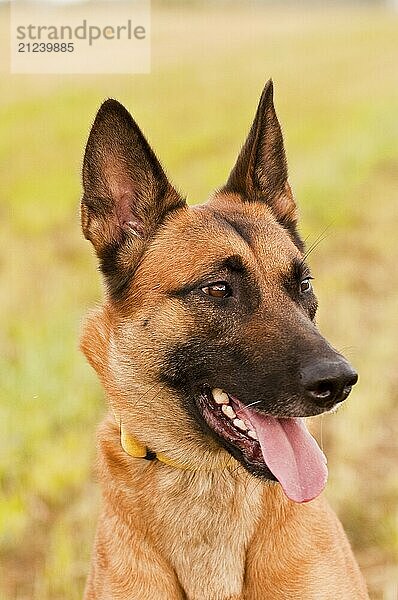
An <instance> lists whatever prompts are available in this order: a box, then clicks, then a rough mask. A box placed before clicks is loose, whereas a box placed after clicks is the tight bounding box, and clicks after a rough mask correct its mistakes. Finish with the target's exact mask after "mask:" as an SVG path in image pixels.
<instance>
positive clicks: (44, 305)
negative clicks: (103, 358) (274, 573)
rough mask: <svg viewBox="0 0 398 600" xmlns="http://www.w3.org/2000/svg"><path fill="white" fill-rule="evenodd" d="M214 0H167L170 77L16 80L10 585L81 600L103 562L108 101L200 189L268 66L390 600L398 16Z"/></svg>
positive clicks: (206, 186) (10, 282)
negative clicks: (102, 274) (83, 190)
mask: <svg viewBox="0 0 398 600" xmlns="http://www.w3.org/2000/svg"><path fill="white" fill-rule="evenodd" d="M214 4H215V3H214ZM214 4H213V5H210V6H207V7H206V8H205V9H204V8H203V9H200V8H194V7H191V8H189V3H186V5H185V8H179V9H177V8H169V9H168V10H165V9H164V8H161V7H160V5H159V4H155V5H154V7H153V69H152V74H151V75H145V76H129V77H117V76H106V77H94V76H91V77H72V76H69V77H68V76H63V77H61V76H60V77H58V76H53V77H47V78H45V77H38V76H13V77H11V76H9V75H6V74H4V73H3V74H2V75H1V83H2V86H1V88H2V92H1V96H0V128H1V136H0V157H1V160H0V181H1V185H0V218H1V230H2V233H1V253H0V273H1V282H2V285H1V289H0V354H1V358H2V360H1V366H0V369H1V372H0V381H1V386H0V387H1V391H0V428H1V431H0V485H1V498H0V564H1V566H0V598H1V599H4V600H28V599H29V600H50V599H51V600H63V599H67V600H77V599H79V598H81V595H82V589H83V585H84V579H85V575H86V572H87V565H88V561H89V554H90V550H91V545H92V539H93V534H94V528H95V523H96V515H97V511H98V504H99V492H98V490H97V488H96V485H95V482H94V478H93V473H92V465H93V463H94V452H95V451H94V444H95V439H94V435H95V428H96V423H97V422H98V420H99V419H100V417H101V415H102V414H103V412H104V403H103V397H102V391H101V389H100V387H99V384H97V382H96V379H95V376H94V374H93V373H92V372H91V371H90V369H89V367H88V366H87V365H86V363H85V361H84V359H83V357H82V356H81V355H80V354H79V352H78V349H77V345H78V336H79V322H80V318H81V316H82V315H83V314H84V312H85V311H86V309H87V308H88V307H89V306H91V305H93V304H94V303H95V302H97V301H98V300H99V298H100V293H101V290H100V282H99V277H98V275H97V273H96V265H95V261H94V259H93V257H92V254H91V249H90V248H89V245H88V243H86V242H85V241H84V240H83V239H82V236H81V233H80V226H79V218H78V200H79V194H80V163H81V156H82V151H83V147H84V143H85V139H86V135H87V132H88V128H89V125H90V122H91V120H92V118H93V116H94V113H95V111H96V109H97V107H98V105H99V103H100V102H101V101H102V99H103V98H104V97H108V96H114V97H117V98H118V99H120V100H121V101H122V102H124V103H125V104H126V105H127V106H128V107H129V108H130V109H131V111H132V113H133V115H134V116H135V118H136V119H137V121H138V123H139V124H140V125H141V126H142V128H143V129H144V131H146V132H147V135H148V136H149V139H150V141H151V143H152V144H153V146H154V147H155V148H156V150H157V152H158V154H159V155H160V157H161V159H162V160H163V162H164V165H165V167H166V169H167V170H168V171H169V173H170V174H171V177H172V179H173V180H174V181H175V183H176V185H177V186H178V187H179V188H180V189H181V190H183V191H184V192H186V193H187V194H188V197H189V198H190V199H191V201H193V202H196V201H201V200H203V199H204V198H205V197H206V195H207V194H208V192H209V191H210V190H211V189H212V188H214V187H216V186H218V185H220V184H222V183H223V181H224V179H225V177H226V175H227V173H228V172H229V168H230V167H231V166H232V163H233V160H234V158H235V156H236V154H237V152H238V149H239V145H240V143H241V142H242V141H243V136H244V135H245V133H246V131H247V129H248V126H249V122H250V120H251V118H252V116H253V114H254V110H255V107H256V103H257V100H258V96H259V94H260V92H261V89H262V86H263V83H264V81H265V80H266V79H267V78H268V77H269V76H272V77H273V78H274V82H275V85H276V104H277V108H278V112H279V115H280V118H281V121H282V123H283V126H284V131H285V138H286V145H287V151H288V156H289V161H290V173H291V181H292V183H293V186H294V189H295V191H296V195H297V198H298V200H299V203H300V207H301V213H302V231H303V232H304V236H305V237H308V243H309V244H311V243H312V242H314V241H315V240H316V239H317V238H318V237H319V236H321V237H322V241H321V243H320V244H319V245H318V246H317V247H316V249H315V250H314V251H313V252H312V254H311V263H312V266H313V271H314V273H315V276H316V282H315V283H316V289H317V292H318V296H319V299H320V311H319V324H320V326H321V329H322V330H323V332H324V333H325V334H326V336H328V337H329V338H330V339H331V340H332V341H333V343H334V344H335V345H336V346H337V347H338V348H339V349H341V350H342V351H344V352H345V353H346V355H347V356H348V357H350V359H351V360H352V362H353V363H354V364H355V366H356V367H357V368H358V370H359V372H360V383H359V384H358V386H357V387H356V389H355V390H354V392H353V393H352V396H351V397H350V399H349V401H348V403H347V405H346V406H345V407H344V408H342V409H341V410H340V411H339V413H338V414H337V415H335V416H328V417H324V418H322V419H320V420H318V421H317V423H316V427H317V428H318V434H319V437H320V438H321V439H322V443H323V446H324V448H325V450H326V453H327V454H328V457H329V464H330V472H331V475H330V480H329V484H328V491H327V493H328V496H329V497H330V500H331V502H332V504H333V506H334V507H335V509H336V510H337V511H338V513H339V515H340V517H341V519H342V520H343V522H344V525H345V527H346V529H347V532H348V534H349V537H350V539H351V542H352V544H353V546H354V549H355V552H356V555H357V557H358V559H359V561H360V564H361V567H362V569H363V571H364V573H365V576H366V578H367V581H368V583H369V587H370V590H371V594H372V598H374V599H383V600H397V598H398V567H397V563H398V560H397V559H398V472H397V459H398V441H397V439H398V435H397V422H398V402H397V400H398V376H397V373H398V371H397V365H398V347H397V339H398V323H397V312H398V311H397V299H398V279H397V258H398V236H397V225H398V222H397V216H398V213H397V199H398V198H397V193H398V192H397V190H398V116H397V115H398V69H397V56H398V54H397V51H398V14H397V13H395V14H394V13H392V12H388V11H387V10H383V9H379V10H376V9H370V8H368V9H359V8H358V9H343V8H340V9H337V8H335V9H325V8H324V9H322V10H321V9H315V8H311V9H304V8H301V9H300V10H298V9H294V8H290V9H285V10H281V9H279V10H277V9H265V8H261V6H260V4H251V3H250V4H249V3H248V4H247V5H245V6H242V7H241V8H237V7H235V8H232V7H231V6H228V7H227V6H224V8H215V7H214ZM325 6H326V5H325ZM4 19H5V15H4V14H3V24H4ZM336 600H337V599H336Z"/></svg>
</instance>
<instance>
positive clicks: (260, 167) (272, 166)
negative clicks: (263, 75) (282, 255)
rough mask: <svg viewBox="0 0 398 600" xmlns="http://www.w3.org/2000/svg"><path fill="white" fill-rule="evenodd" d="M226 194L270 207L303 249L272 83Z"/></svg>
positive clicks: (261, 103) (261, 104)
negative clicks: (239, 196)
mask: <svg viewBox="0 0 398 600" xmlns="http://www.w3.org/2000/svg"><path fill="white" fill-rule="evenodd" d="M223 191H226V192H234V193H238V194H239V195H241V196H242V199H243V200H244V201H247V202H264V203H265V204H267V205H268V206H269V207H270V208H271V210H272V212H273V214H274V216H275V217H276V219H277V220H278V221H279V223H280V224H281V225H283V226H284V227H285V228H286V229H287V230H288V231H289V233H290V234H291V235H292V237H293V240H294V242H295V243H296V244H297V245H298V246H299V247H301V246H302V242H301V240H300V238H299V236H298V233H297V229H296V225H297V208H296V204H295V202H294V198H293V194H292V191H291V188H290V186H289V183H288V171H287V162H286V155H285V149H284V145H283V136H282V131H281V127H280V125H279V121H278V118H277V116H276V112H275V107H274V102H273V84H272V80H271V79H270V80H269V81H268V82H267V83H266V84H265V88H264V90H263V93H262V94H261V98H260V102H259V105H258V108H257V112H256V116H255V117H254V121H253V124H252V126H251V129H250V132H249V135H248V137H247V140H246V142H245V143H244V145H243V147H242V150H241V152H240V154H239V156H238V159H237V161H236V164H235V166H234V168H233V169H232V171H231V174H230V176H229V179H228V181H227V184H226V186H225V187H224V188H223Z"/></svg>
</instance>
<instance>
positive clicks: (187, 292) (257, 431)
mask: <svg viewBox="0 0 398 600" xmlns="http://www.w3.org/2000/svg"><path fill="white" fill-rule="evenodd" d="M83 187H84V194H83V198H82V202H81V220H82V228H83V233H84V236H85V237H86V238H87V239H88V240H90V242H91V243H92V244H93V246H94V249H95V252H96V255H97V257H98V260H99V265H100V270H101V272H102V274H103V277H104V281H105V302H104V304H103V306H102V307H101V308H97V309H95V310H93V311H92V312H91V313H89V315H88V317H87V318H86V321H85V324H84V326H83V331H82V338H81V348H82V350H83V352H84V354H85V355H86V357H87V359H88V361H89V362H90V364H91V365H92V366H93V367H94V369H95V371H96V372H97V374H98V376H99V379H100V381H101V382H102V385H103V387H104V389H105V392H106V396H107V399H108V402H109V414H108V416H107V417H106V418H105V420H104V422H103V423H102V425H101V426H100V428H99V432H98V477H99V480H100V484H101V486H102V494H103V507H102V513H101V515H100V518H99V523H98V529H97V534H96V540H95V547H94V553H93V558H92V565H91V570H90V574H89V577H88V581H87V585H86V591H85V598H86V600H105V599H106V600H110V599H112V600H127V599H129V600H179V599H189V600H262V599H270V600H278V599H280V600H282V599H283V600H287V599H289V598H291V599H303V600H337V599H338V600H354V599H363V598H368V594H367V591H366V586H365V583H364V581H363V578H362V576H361V574H360V571H359V568H358V566H357V564H356V562H355V559H354V556H353V554H352V551H351V548H350V546H349V543H348V540H347V538H346V536H345V533H344V531H343V529H342V526H341V524H340V522H339V521H338V519H337V517H336V515H335V514H334V513H333V511H332V510H331V508H330V507H329V505H328V503H327V501H326V500H325V499H324V498H323V496H322V490H323V488H324V486H325V483H326V478H327V467H326V459H325V456H324V454H323V453H322V451H321V450H320V448H319V447H318V445H317V443H316V442H315V440H314V439H313V437H312V436H311V435H310V433H309V432H308V429H307V427H306V425H305V420H304V417H310V416H314V415H319V414H322V413H324V412H327V411H330V410H332V409H334V408H335V407H336V406H337V405H338V404H340V403H341V402H343V401H344V400H345V399H346V397H347V396H348V394H349V393H350V391H351V388H352V386H353V385H354V384H355V383H356V381H357V374H356V372H355V371H354V369H353V368H352V367H351V366H350V364H349V363H348V362H347V361H346V360H345V359H344V358H343V356H342V355H341V354H339V353H338V352H337V351H336V350H335V349H333V348H332V346H331V345H330V344H329V343H328V342H327V341H326V340H325V339H324V338H323V337H322V336H321V334H320V333H319V332H318V330H317V328H316V325H315V313H316V309H317V301H316V298H315V295H314V291H313V288H312V284H311V279H312V277H311V273H310V270H309V267H308V266H307V263H306V256H305V253H304V244H303V242H302V240H301V238H300V234H299V232H298V229H297V218H298V215H297V208H296V204H295V201H294V198H293V194H292V191H291V188H290V185H289V183H288V172H287V163H286V156H285V150H284V142H283V137H282V132H281V128H280V125H279V122H278V118H277V115H276V111H275V108H274V102H273V84H272V81H271V80H270V81H268V82H267V84H266V86H265V88H264V90H263V93H262V95H261V99H260V103H259V106H258V109H257V112H256V115H255V118H254V122H253V124H252V126H251V129H250V132H249V134H248V137H247V139H246V141H245V143H244V145H243V147H242V149H241V152H240V154H239V156H238V158H237V161H236V164H235V166H234V167H233V169H232V171H231V173H230V175H229V178H228V180H227V183H226V184H225V185H224V186H223V187H222V188H221V189H219V190H217V191H216V192H215V193H214V194H213V195H212V196H211V197H210V199H209V200H208V202H207V203H205V204H202V205H194V206H188V205H187V203H186V201H185V199H184V198H183V197H182V196H181V195H180V194H179V193H178V192H177V191H176V189H175V188H174V187H173V185H172V184H171V183H170V182H169V180H168V179H167V177H166V175H165V172H164V170H163V168H162V167H161V165H160V163H159V161H158V159H157V158H156V156H155V154H154V152H153V151H152V149H151V147H150V146H149V144H148V142H147V140H146V139H145V137H144V136H143V134H142V133H141V131H140V129H139V128H138V126H137V124H136V123H135V122H134V120H133V118H132V117H131V115H130V114H129V112H128V111H127V110H126V109H125V108H124V107H123V106H122V105H121V104H120V103H119V102H117V101H116V100H112V99H109V100H107V101H105V102H104V104H103V105H102V106H101V108H100V110H99V112H98V114H97V116H96V118H95V122H94V124H93V127H92V129H91V132H90V135H89V139H88V142H87V147H86V151H85V156H84V162H83Z"/></svg>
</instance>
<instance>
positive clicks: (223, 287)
mask: <svg viewBox="0 0 398 600" xmlns="http://www.w3.org/2000/svg"><path fill="white" fill-rule="evenodd" d="M201 290H202V292H203V293H204V294H206V295H207V296H212V298H227V297H228V296H230V295H231V288H230V287H229V285H228V283H225V282H224V281H219V282H217V283H211V284H210V285H206V286H205V287H202V288H201Z"/></svg>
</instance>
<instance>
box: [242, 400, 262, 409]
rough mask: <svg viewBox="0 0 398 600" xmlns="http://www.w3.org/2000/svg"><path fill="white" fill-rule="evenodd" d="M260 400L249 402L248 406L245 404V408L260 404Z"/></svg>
mask: <svg viewBox="0 0 398 600" xmlns="http://www.w3.org/2000/svg"><path fill="white" fill-rule="evenodd" d="M260 403H261V400H256V401H255V402H251V403H250V404H246V405H245V408H250V406H254V405H255V404H260Z"/></svg>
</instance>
